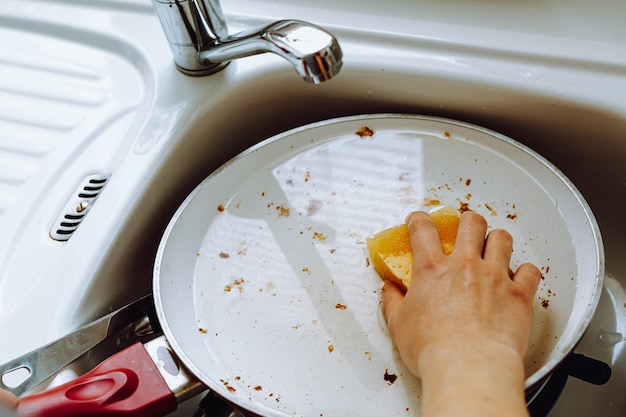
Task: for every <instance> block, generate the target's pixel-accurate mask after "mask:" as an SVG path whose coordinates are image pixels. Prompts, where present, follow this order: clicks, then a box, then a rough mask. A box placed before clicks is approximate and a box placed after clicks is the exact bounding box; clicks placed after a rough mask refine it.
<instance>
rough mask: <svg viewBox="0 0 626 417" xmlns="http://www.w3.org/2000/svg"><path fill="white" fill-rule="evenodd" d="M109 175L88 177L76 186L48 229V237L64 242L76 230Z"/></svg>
mask: <svg viewBox="0 0 626 417" xmlns="http://www.w3.org/2000/svg"><path fill="white" fill-rule="evenodd" d="M108 180H109V175H89V176H87V177H85V179H84V180H83V181H82V182H81V184H80V185H79V186H78V188H77V189H76V191H74V193H73V194H72V196H71V197H70V199H69V200H68V202H67V203H65V206H64V207H63V210H61V214H59V217H57V219H56V221H55V222H54V224H53V225H52V227H51V228H50V237H51V238H52V239H54V240H59V241H66V240H69V238H70V237H72V234H73V233H74V232H75V231H76V229H78V226H80V223H81V222H82V221H83V220H84V219H85V216H86V215H87V213H88V212H89V210H90V209H91V206H92V205H93V203H94V202H95V201H96V199H97V198H98V196H99V195H100V193H101V192H102V190H103V189H104V186H105V185H106V183H107V181H108Z"/></svg>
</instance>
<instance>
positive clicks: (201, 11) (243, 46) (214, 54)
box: [152, 0, 343, 84]
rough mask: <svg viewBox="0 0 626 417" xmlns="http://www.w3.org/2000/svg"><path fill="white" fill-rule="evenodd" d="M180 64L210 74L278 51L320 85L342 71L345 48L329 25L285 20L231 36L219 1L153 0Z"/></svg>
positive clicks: (186, 70)
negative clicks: (265, 53)
mask: <svg viewBox="0 0 626 417" xmlns="http://www.w3.org/2000/svg"><path fill="white" fill-rule="evenodd" d="M152 3H153V5H154V7H155V10H156V12H157V15H158V16H159V20H160V21H161V25H162V26H163V30H164V31H165V36H166V37H167V40H168V42H169V44H170V47H171V49H172V53H173V54H174V62H175V63H176V66H177V67H178V69H179V70H180V71H181V72H183V73H185V74H188V75H198V76H200V75H209V74H213V73H215V72H217V71H220V70H222V69H223V68H224V67H225V66H226V65H228V63H229V62H230V61H232V60H234V59H238V58H243V57H247V56H250V55H256V54H260V53H264V52H273V53H275V54H278V55H280V56H282V57H283V58H285V59H286V60H287V61H289V62H291V64H292V65H293V66H294V68H295V69H296V72H297V73H298V74H300V76H302V78H304V79H305V80H306V81H309V82H312V83H315V84H318V83H321V82H323V81H326V80H329V79H330V78H332V77H333V76H334V75H336V74H337V73H339V70H340V69H341V65H342V56H343V54H342V52H341V48H340V47H339V43H338V42H337V39H336V38H335V37H334V36H333V35H331V34H330V33H328V32H327V31H325V30H324V29H322V28H320V27H318V26H315V25H312V24H310V23H307V22H302V21H299V20H280V21H277V22H273V23H268V24H266V25H263V26H260V27H258V28H255V29H251V30H246V31H243V32H240V33H238V34H235V35H228V28H227V25H226V21H225V19H224V15H223V13H222V8H221V6H220V3H219V0H152Z"/></svg>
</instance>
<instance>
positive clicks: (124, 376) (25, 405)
mask: <svg viewBox="0 0 626 417" xmlns="http://www.w3.org/2000/svg"><path fill="white" fill-rule="evenodd" d="M176 408H177V402H176V398H175V396H174V394H173V393H172V392H171V391H170V389H169V388H168V386H167V384H166V383H165V381H164V380H163V377H162V376H161V374H160V373H159V370H158V368H157V367H156V365H155V364H154V362H153V361H152V359H151V358H150V356H149V355H148V353H147V352H146V349H145V348H144V346H143V345H142V344H141V343H135V344H133V345H131V346H129V347H128V348H126V349H124V350H122V351H120V352H118V353H116V354H115V355H113V356H111V357H110V358H108V359H107V360H105V361H104V362H102V363H101V364H100V365H98V366H97V367H96V368H94V369H93V370H92V371H90V372H88V373H87V374H85V375H83V376H80V377H78V378H76V379H74V380H72V381H69V382H67V383H65V384H63V385H59V386H57V387H54V388H52V389H50V390H47V391H43V392H41V393H37V394H33V395H29V396H26V397H22V398H20V400H19V403H18V406H17V415H18V416H34V415H36V416H38V417H57V416H58V417H61V416H68V417H69V416H85V415H90V416H113V415H119V414H124V415H133V416H137V417H143V416H146V417H147V416H158V415H166V414H168V413H170V412H172V411H174V410H176Z"/></svg>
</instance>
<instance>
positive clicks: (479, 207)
mask: <svg viewBox="0 0 626 417" xmlns="http://www.w3.org/2000/svg"><path fill="white" fill-rule="evenodd" d="M436 204H445V205H449V206H452V207H456V208H459V209H461V208H469V209H471V210H475V211H477V212H479V213H481V214H483V215H484V216H485V217H486V218H487V220H488V222H489V224H490V227H492V228H505V229H507V230H508V231H509V232H511V234H512V235H513V236H514V238H515V248H514V253H513V260H512V267H513V268H514V269H515V268H516V267H517V266H518V265H519V264H521V263H523V262H533V263H535V264H536V265H538V266H539V267H540V268H541V269H542V271H543V274H544V276H545V279H544V280H543V282H542V284H541V285H540V289H539V292H538V294H537V299H538V300H537V307H536V311H535V314H534V319H533V328H532V335H531V344H530V348H529V353H528V357H527V359H526V368H527V373H528V379H527V383H526V386H527V388H530V387H534V386H536V385H537V384H538V383H539V382H541V381H542V380H543V379H545V377H546V375H548V374H549V372H550V371H551V370H552V369H553V368H554V366H556V365H557V364H558V363H559V362H560V361H561V360H562V359H563V357H564V356H565V355H566V354H567V353H569V352H570V351H571V350H572V349H573V348H574V346H575V344H576V343H577V342H578V340H579V339H580V337H581V336H582V333H583V331H584V329H585V328H586V327H587V325H588V323H589V320H590V318H591V315H592V313H593V311H594V310H595V307H596V305H597V302H598V298H599V293H600V291H599V290H600V288H601V283H602V276H603V254H602V244H601V240H600V236H599V232H598V228H597V225H596V223H595V220H594V218H593V216H592V214H591V212H590V210H589V208H588V206H587V204H586V203H585V202H584V200H583V199H582V197H581V196H580V194H579V193H578V191H576V189H575V188H574V186H573V185H572V184H571V183H570V182H569V181H568V180H567V179H566V178H565V177H564V176H563V175H562V174H561V173H560V172H559V171H558V170H557V169H556V168H554V167H553V166H552V165H551V164H549V163H548V162H547V161H545V160H544V159H543V158H541V157H540V156H538V155H537V154H535V153H534V152H533V151H531V150H529V149H527V148H526V147H524V146H522V145H520V144H519V143H517V142H515V141H513V140H511V139H509V138H506V137H503V136H501V135H498V134H496V133H494V132H491V131H488V130H486V129H483V128H479V127H476V126H472V125H468V124H465V123H460V122H456V121H450V120H444V119H438V118H431V117H418V116H406V115H372V116H359V117H350V118H343V119H338V120H333V121H328V122H322V123H317V124H314V125H309V126H305V127H303V128H299V129H296V130H294V131H290V132H287V133H285V134H282V135H280V136H278V137H275V138H273V139H270V140H268V141H265V142H263V143H261V144H259V145H257V146H256V147H254V148H251V149H249V150H248V151H246V152H244V153H243V154H242V155H240V156H238V157H236V158H235V159H233V160H232V161H231V162H229V163H228V164H226V165H225V166H224V167H222V168H221V169H219V170H218V171H216V172H215V173H214V174H212V175H211V176H210V177H209V178H207V179H206V180H205V181H204V182H203V183H202V184H201V185H200V186H199V187H198V188H197V189H196V190H195V191H194V192H193V193H192V194H191V195H190V196H189V198H188V199H187V200H186V201H185V202H184V203H183V205H182V206H181V208H180V209H179V211H178V212H177V213H176V215H175V216H174V218H173V220H172V222H171V223H170V225H169V227H168V229H167V231H166V233H165V236H164V238H163V240H162V242H161V246H160V248H159V253H158V257H157V262H156V264H155V280H154V294H155V299H156V303H157V309H158V310H159V314H160V320H161V323H162V324H163V327H164V330H165V333H166V335H167V337H168V340H169V341H170V343H171V344H172V345H173V347H174V349H175V351H176V353H177V354H178V355H180V357H181V358H182V359H183V361H184V362H185V363H186V364H187V365H188V366H189V367H190V369H191V370H192V372H194V373H195V374H196V375H197V376H198V377H199V378H200V379H201V380H202V381H203V382H204V383H206V384H207V385H208V386H209V387H210V388H211V389H212V390H214V391H215V392H217V393H218V394H219V395H221V396H223V397H225V398H226V399H227V400H229V401H231V402H233V403H234V404H236V405H237V406H239V407H242V408H245V409H247V410H250V411H252V412H254V413H256V414H259V415H264V416H307V417H313V416H316V417H319V416H334V415H342V416H362V417H365V416H371V417H374V416H381V415H385V416H404V415H419V414H420V383H419V381H418V380H417V379H416V378H415V377H414V376H412V375H411V374H410V373H409V372H408V371H407V369H406V368H405V366H404V365H403V363H402V361H401V360H400V358H399V355H398V352H397V350H396V349H395V348H394V346H393V345H392V343H391V340H390V338H389V335H388V332H387V329H386V325H385V323H384V320H383V319H382V316H381V313H380V308H379V299H380V287H381V285H382V283H381V281H380V278H379V277H378V275H377V274H376V272H375V271H374V269H373V268H372V267H371V266H370V264H369V261H368V253H367V248H366V245H365V238H366V237H368V236H371V235H372V234H374V233H376V232H378V231H380V230H382V229H384V228H387V227H390V226H393V225H396V224H399V223H402V222H403V221H404V219H405V217H406V215H407V214H408V213H409V212H410V211H412V210H415V209H429V208H430V207H432V206H433V205H436Z"/></svg>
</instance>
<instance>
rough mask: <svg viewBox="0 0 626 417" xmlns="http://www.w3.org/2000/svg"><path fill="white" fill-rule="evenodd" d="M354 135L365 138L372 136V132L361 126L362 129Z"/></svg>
mask: <svg viewBox="0 0 626 417" xmlns="http://www.w3.org/2000/svg"><path fill="white" fill-rule="evenodd" d="M356 134H357V135H359V137H362V138H363V137H366V136H374V131H373V130H372V129H370V128H369V127H367V126H363V127H362V128H360V129H359V130H357V131H356Z"/></svg>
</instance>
